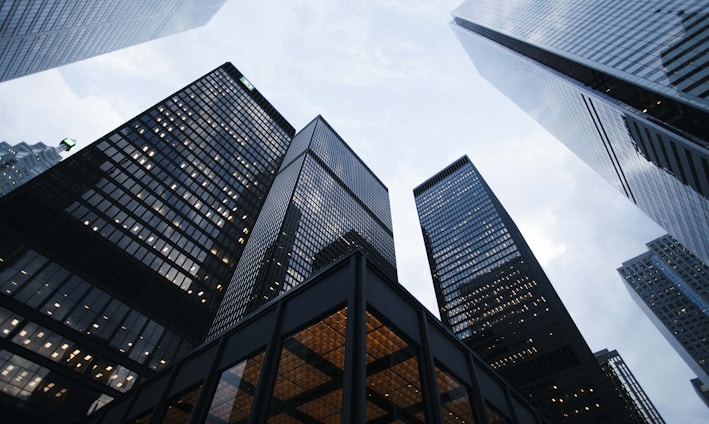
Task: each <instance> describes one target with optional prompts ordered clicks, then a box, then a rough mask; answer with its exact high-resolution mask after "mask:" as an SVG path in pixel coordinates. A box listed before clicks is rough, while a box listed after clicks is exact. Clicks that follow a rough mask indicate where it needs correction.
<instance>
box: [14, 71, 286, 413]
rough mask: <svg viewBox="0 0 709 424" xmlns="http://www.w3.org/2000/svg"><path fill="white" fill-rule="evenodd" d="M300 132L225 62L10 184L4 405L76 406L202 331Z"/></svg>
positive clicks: (127, 383) (129, 379) (83, 407)
mask: <svg viewBox="0 0 709 424" xmlns="http://www.w3.org/2000/svg"><path fill="white" fill-rule="evenodd" d="M294 132H295V131H294V129H293V128H292V127H291V126H290V124H288V122H286V121H285V119H283V117H282V116H281V115H280V114H279V113H278V112H277V111H276V110H275V109H274V108H273V106H271V104H269V103H268V101H266V100H265V99H264V97H263V96H262V95H261V94H260V93H259V92H258V91H257V90H256V89H254V87H253V86H252V85H251V84H250V83H249V82H248V80H246V79H245V78H244V76H243V75H242V74H241V73H240V72H239V71H238V70H237V69H236V68H234V67H233V66H232V65H231V64H225V65H223V66H221V67H219V68H217V69H216V70H214V71H212V72H210V73H208V74H207V75H205V76H204V77H202V78H200V79H198V80H197V81H195V82H193V83H192V84H190V85H188V86H187V87H185V88H183V89H182V90H180V91H178V92H176V93H175V94H173V95H171V96H169V97H168V98H166V99H164V100H162V101H161V102H159V103H157V104H156V105H154V106H153V107H151V108H149V109H148V110H146V111H145V112H143V113H141V114H139V115H138V116H136V117H135V118H133V119H131V120H129V121H128V122H126V123H125V124H123V125H121V126H120V127H118V128H116V129H115V130H113V131H111V132H109V133H108V134H106V135H105V136H104V137H102V138H100V139H99V140H97V141H96V142H94V143H92V144H91V145H90V146H88V147H86V148H84V149H83V150H81V151H79V152H77V153H76V154H74V155H73V156H71V157H69V158H67V159H66V160H64V161H62V162H61V163H59V164H58V165H56V166H54V167H53V168H51V169H49V170H47V171H46V172H45V173H43V174H42V175H40V176H38V177H37V178H35V179H33V180H31V181H30V182H28V183H26V184H25V185H24V186H22V187H20V188H19V189H17V190H14V191H13V192H11V193H9V194H8V195H6V196H4V197H2V198H0V328H1V329H0V405H2V407H3V408H4V411H3V416H4V417H14V418H15V420H16V421H17V422H31V420H32V419H35V420H36V421H37V422H62V421H72V422H73V421H74V420H75V419H76V418H77V416H81V415H82V414H84V415H85V414H86V413H87V412H88V411H89V410H90V409H93V408H96V407H97V406H100V405H101V404H103V403H105V402H106V401H108V400H110V399H112V398H115V397H116V396H118V395H119V394H120V393H122V392H125V391H126V390H128V389H129V388H130V387H131V386H133V385H134V384H135V382H136V381H138V380H140V379H142V378H144V377H149V376H151V375H154V374H155V371H156V370H159V369H161V368H162V367H164V366H166V365H167V364H168V363H171V362H172V361H174V360H176V359H177V358H179V357H180V356H181V355H182V354H184V353H185V352H187V351H189V350H190V349H191V348H192V347H194V346H195V345H196V344H199V343H201V342H202V341H203V339H204V337H205V336H206V333H207V330H208V328H209V325H210V324H211V322H212V319H213V318H214V314H215V312H216V310H217V307H218V305H219V303H220V301H221V298H222V295H223V293H224V291H225V289H226V286H227V285H228V283H229V280H230V278H231V276H232V273H233V272H234V268H235V267H236V264H237V262H238V261H239V257H240V255H241V252H242V249H243V247H244V245H245V244H246V242H247V240H248V238H249V234H250V232H251V230H252V229H253V226H254V224H255V222H256V217H257V216H258V214H259V212H260V210H261V207H262V205H263V203H264V201H265V199H266V194H267V192H268V190H269V188H270V186H271V184H272V182H273V180H274V178H275V175H276V172H277V170H278V168H279V166H280V164H281V161H282V159H283V157H284V155H285V152H286V150H287V147H288V145H289V143H290V141H291V139H292V137H293V134H294ZM10 421H12V419H10Z"/></svg>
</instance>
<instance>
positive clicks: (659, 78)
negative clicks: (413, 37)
mask: <svg viewBox="0 0 709 424" xmlns="http://www.w3.org/2000/svg"><path fill="white" fill-rule="evenodd" d="M708 5H709V3H708V2H707V1H706V0H694V1H658V2H651V3H648V2H644V1H641V0H633V1H630V2H628V1H618V0H604V1H591V0H575V1H571V2H569V1H564V2H560V1H521V0H508V1H504V2H497V1H491V0H472V1H467V2H465V3H464V4H463V5H461V6H460V7H459V8H458V9H456V10H455V11H454V20H453V22H452V24H451V25H452V27H453V30H454V32H455V34H456V35H457V36H458V38H459V40H460V42H461V44H462V45H463V47H464V48H465V50H466V51H467V53H468V55H469V56H470V57H471V59H472V60H473V62H474V64H475V66H476V68H477V70H478V72H479V73H480V75H481V76H483V77H484V78H485V79H487V80H488V81H489V82H490V83H491V84H492V85H494V86H495V87H496V88H497V89H498V90H500V91H501V92H502V93H503V94H505V95H506V96H507V97H508V98H510V99H511V100H512V101H514V102H515V103H516V104H517V105H518V106H519V107H520V108H521V109H523V110H524V111H526V112H527V113H528V114H530V115H531V116H532V117H533V118H534V119H536V120H537V121H538V122H539V123H540V124H541V125H543V126H544V127H545V128H546V129H547V130H548V131H549V132H551V133H552V134H553V135H554V136H555V137H557V138H558V139H559V140H560V141H561V142H563V143H564V144H565V145H566V146H567V147H568V148H569V149H571V150H572V151H573V152H574V153H575V154H576V155H577V156H579V157H580V158H581V159H582V160H584V161H585V162H586V163H587V164H588V165H589V166H591V167H592V168H593V169H594V170H596V172H598V173H599V174H600V175H601V176H602V177H603V178H605V179H606V180H607V181H609V182H610V183H611V184H613V185H614V186H615V187H617V188H618V189H619V190H620V191H621V192H622V193H623V194H624V195H625V196H627V197H628V198H629V199H630V200H631V201H633V202H634V203H636V204H637V206H638V207H639V208H640V209H641V210H643V211H644V212H645V213H646V214H647V215H648V216H649V217H651V218H652V219H653V220H655V221H656V222H657V223H658V224H659V225H660V226H662V227H663V228H665V229H666V230H667V231H668V232H670V233H671V234H672V235H673V236H674V237H675V238H677V239H678V240H680V241H681V242H682V243H683V244H684V245H685V246H687V247H688V248H689V249H691V250H692V251H693V252H695V254H697V255H698V256H699V257H700V258H702V259H704V260H705V261H709V240H707V238H706V237H703V236H702V235H703V234H708V233H709V139H707V134H709V126H707V122H709V120H708V119H707V117H708V116H709V73H707V69H708V68H707V67H706V66H705V61H706V60H707V59H706V54H704V53H705V52H706V51H707V48H709V39H708V38H707V31H708V29H707V19H708V18H707V16H708V15H707V6H708ZM639 40H641V41H639ZM502 69H504V70H505V71H504V72H500V70H502Z"/></svg>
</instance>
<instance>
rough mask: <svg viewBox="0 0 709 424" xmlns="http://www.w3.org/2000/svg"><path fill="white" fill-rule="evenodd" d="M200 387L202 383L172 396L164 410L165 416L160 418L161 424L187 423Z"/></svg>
mask: <svg viewBox="0 0 709 424" xmlns="http://www.w3.org/2000/svg"><path fill="white" fill-rule="evenodd" d="M201 388H202V385H201V384H200V385H199V386H197V387H195V388H193V389H192V390H189V391H187V392H185V393H183V394H182V395H180V396H177V397H175V398H173V399H172V400H171V401H170V405H168V407H167V411H166V412H165V418H163V420H162V422H163V424H187V423H188V422H189V421H190V416H191V415H192V409H193V408H194V404H195V402H197V397H198V396H199V390H200V389H201Z"/></svg>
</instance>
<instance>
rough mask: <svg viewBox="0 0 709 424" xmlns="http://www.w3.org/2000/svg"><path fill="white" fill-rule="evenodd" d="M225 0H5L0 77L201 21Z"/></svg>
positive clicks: (1, 8)
mask: <svg viewBox="0 0 709 424" xmlns="http://www.w3.org/2000/svg"><path fill="white" fill-rule="evenodd" d="M225 1H226V0H199V1H195V0H158V1H142V0H120V1H117V0H88V1H87V0H80V1H62V0H7V1H3V2H2V3H1V4H0V81H5V80H9V79H13V78H17V77H21V76H24V75H28V74H32V73H35V72H39V71H44V70H45V69H50V68H54V67H57V66H61V65H66V64H68V63H72V62H76V61H77V60H82V59H86V58H89V57H93V56H97V55H100V54H103V53H107V52H110V51H113V50H118V49H122V48H124V47H128V46H132V45H135V44H139V43H142V42H145V41H149V40H154V39H156V38H160V37H165V36H167V35H170V34H175V33H177V32H182V31H186V30H188V29H191V28H195V27H198V26H202V25H204V24H206V23H207V22H209V20H210V19H211V18H212V16H214V14H215V13H216V12H217V11H218V10H219V8H221V7H222V5H223V4H224V3H225Z"/></svg>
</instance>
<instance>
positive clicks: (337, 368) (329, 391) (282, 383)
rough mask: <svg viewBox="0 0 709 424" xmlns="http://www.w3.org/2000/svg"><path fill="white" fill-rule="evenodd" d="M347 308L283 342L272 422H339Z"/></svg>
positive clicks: (270, 418)
mask: <svg viewBox="0 0 709 424" xmlns="http://www.w3.org/2000/svg"><path fill="white" fill-rule="evenodd" d="M346 318H347V309H346V308H344V309H342V310H340V311H338V312H336V313H334V314H332V315H330V316H328V317H327V318H324V319H323V320H322V321H320V322H317V323H315V324H313V325H311V326H310V327H308V328H306V329H304V330H302V331H300V332H299V333H297V334H295V335H293V336H291V337H288V338H287V339H286V340H285V341H284V343H283V349H282V350H281V359H280V362H279V364H278V376H277V377H276V384H275V387H274V389H273V396H272V398H271V404H270V407H269V413H268V416H269V418H268V423H312V422H321V423H339V422H341V417H340V414H341V411H342V373H343V371H344V367H345V330H346V321H347V319H346Z"/></svg>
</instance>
